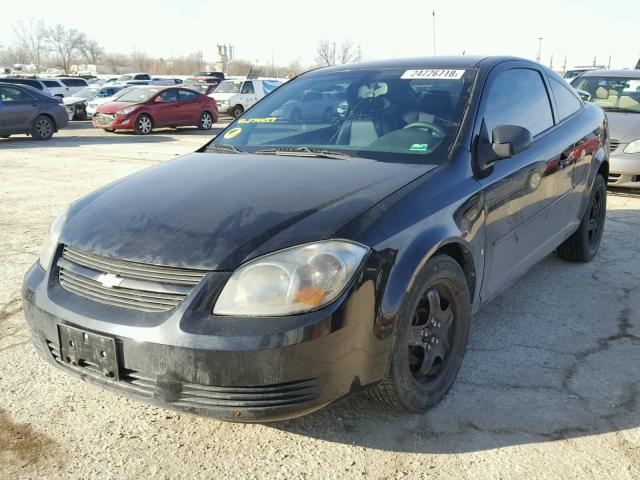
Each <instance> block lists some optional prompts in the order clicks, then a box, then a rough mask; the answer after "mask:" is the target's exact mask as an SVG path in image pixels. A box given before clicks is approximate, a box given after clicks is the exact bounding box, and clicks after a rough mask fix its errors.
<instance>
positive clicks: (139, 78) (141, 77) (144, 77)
mask: <svg viewBox="0 0 640 480" xmlns="http://www.w3.org/2000/svg"><path fill="white" fill-rule="evenodd" d="M135 79H136V80H151V77H150V76H149V75H147V74H146V73H145V74H143V75H136V78H135Z"/></svg>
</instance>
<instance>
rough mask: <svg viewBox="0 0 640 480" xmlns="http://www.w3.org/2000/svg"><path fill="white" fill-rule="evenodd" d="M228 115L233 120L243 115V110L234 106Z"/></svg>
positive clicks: (240, 106) (238, 106) (239, 106)
mask: <svg viewBox="0 0 640 480" xmlns="http://www.w3.org/2000/svg"><path fill="white" fill-rule="evenodd" d="M230 113H231V116H232V117H233V118H238V117H239V116H240V115H242V114H243V113H244V108H242V105H236V106H235V107H233V108H232V109H231V112H230Z"/></svg>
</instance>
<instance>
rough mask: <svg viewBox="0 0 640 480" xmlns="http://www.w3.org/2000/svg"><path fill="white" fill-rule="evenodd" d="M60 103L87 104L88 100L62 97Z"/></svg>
mask: <svg viewBox="0 0 640 480" xmlns="http://www.w3.org/2000/svg"><path fill="white" fill-rule="evenodd" d="M62 101H63V102H64V104H65V105H75V104H76V103H83V102H88V101H89V99H88V98H82V97H64V98H63V99H62Z"/></svg>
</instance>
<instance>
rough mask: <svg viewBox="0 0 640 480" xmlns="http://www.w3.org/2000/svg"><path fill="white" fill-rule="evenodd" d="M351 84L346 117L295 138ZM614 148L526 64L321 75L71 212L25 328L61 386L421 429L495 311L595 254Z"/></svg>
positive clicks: (589, 108) (596, 119)
mask: <svg viewBox="0 0 640 480" xmlns="http://www.w3.org/2000/svg"><path fill="white" fill-rule="evenodd" d="M336 86H341V87H344V91H345V95H344V98H343V99H341V100H340V101H339V102H337V103H336V105H335V106H334V107H335V108H336V112H335V115H333V114H332V115H328V116H326V117H325V118H319V117H317V116H311V115H309V116H306V115H302V116H301V118H300V119H297V121H295V122H292V121H291V120H290V118H289V117H287V116H278V112H282V111H283V108H282V106H283V105H284V104H285V103H286V102H288V101H290V100H291V99H294V98H298V97H299V96H300V94H301V93H302V92H305V91H317V92H329V91H333V90H335V88H336ZM303 107H304V106H303V105H302V104H301V108H303ZM310 108H311V107H310ZM305 118H314V119H315V120H313V121H311V120H309V121H307V120H303V119H305ZM608 141H609V140H608V133H607V123H606V120H605V116H604V114H603V112H602V110H601V109H600V108H599V107H597V106H596V105H593V104H590V103H588V104H585V103H584V102H582V101H581V100H580V99H579V98H578V97H577V96H576V94H575V92H574V91H573V90H572V89H571V88H570V87H569V86H568V85H567V84H566V83H565V81H564V80H562V79H561V78H560V77H558V76H557V75H556V74H555V73H553V72H552V71H550V70H548V69H547V68H545V67H543V66H541V65H538V64H536V63H532V62H530V61H526V60H521V59H517V58H502V57H500V58H496V57H489V58H478V57H475V58H474V57H469V56H464V57H438V58H422V59H409V60H393V61H384V62H372V63H361V64H357V65H350V66H340V67H332V68H326V69H320V70H315V71H313V72H309V73H306V74H303V75H301V76H299V77H297V78H295V79H294V80H292V81H290V82H288V83H287V84H285V85H284V86H283V87H281V88H279V89H278V90H276V91H275V92H273V93H272V94H271V95H269V96H267V97H265V99H263V100H262V101H260V102H259V103H258V104H256V105H255V106H254V107H253V108H251V110H249V111H248V112H247V113H246V114H244V115H243V116H242V117H240V118H239V119H237V120H236V121H234V122H233V123H232V124H230V125H229V126H228V127H227V128H226V129H225V130H224V131H223V132H222V133H220V134H219V135H218V136H217V137H216V138H215V140H213V141H212V142H210V143H209V144H207V145H205V146H204V147H202V148H201V149H200V150H198V152H196V153H193V154H190V155H187V156H184V157H182V158H180V159H177V160H175V161H171V162H166V163H163V164H160V165H158V166H156V167H154V168H151V169H148V170H145V171H144V172H141V173H138V174H136V175H133V176H130V177H127V178H124V179H122V180H119V181H117V182H115V183H112V184H110V185H107V186H105V187H103V188H101V189H100V190H98V191H96V192H94V193H92V194H89V195H87V196H85V197H83V198H81V199H80V200H78V201H76V202H75V203H73V204H72V205H71V206H70V207H69V208H68V210H66V211H65V212H63V213H61V214H60V216H58V217H57V218H56V219H55V221H54V222H53V224H52V226H51V229H50V231H49V234H48V236H47V238H46V240H45V243H44V247H43V250H42V254H41V256H40V259H39V261H38V262H37V263H36V264H35V265H34V266H33V267H32V268H31V270H30V271H29V272H28V273H27V275H26V277H25V279H24V284H23V299H24V310H25V316H26V318H27V321H28V323H29V325H30V327H31V330H32V332H33V338H34V342H35V345H36V347H37V349H38V350H39V351H40V353H41V354H42V356H43V357H44V358H45V359H47V360H48V361H49V362H51V363H52V364H54V365H57V366H59V367H60V368H62V369H63V370H65V371H66V372H68V373H72V374H76V375H79V376H80V377H81V378H83V379H85V380H87V381H90V382H94V383H97V384H99V385H102V386H104V387H107V388H111V389H114V390H117V391H120V392H123V393H126V394H130V395H133V396H135V397H137V398H140V399H143V400H147V401H149V402H152V403H157V404H161V405H165V406H168V407H172V408H176V409H181V410H186V411H189V412H193V413H197V414H203V415H210V416H214V417H217V418H222V419H226V420H233V421H271V420H278V419H286V418H291V417H295V416H298V415H302V414H305V413H309V412H311V411H314V410H316V409H319V408H321V407H323V406H325V405H328V404H330V403H331V402H333V401H335V400H337V399H339V398H342V397H344V396H346V395H349V394H352V393H354V392H358V391H360V390H363V389H368V390H370V391H372V393H373V395H375V396H377V397H378V398H379V399H380V400H381V401H383V402H384V403H385V404H388V405H392V406H394V407H397V408H400V409H404V410H406V411H410V412H422V411H425V410H426V409H428V408H429V407H431V406H433V405H435V404H436V403H437V402H439V401H440V399H442V397H443V396H444V395H445V393H446V392H447V391H448V389H449V388H450V387H451V385H452V383H453V381H454V379H455V377H456V374H457V372H458V369H459V368H460V365H461V363H462V359H463V356H464V352H465V348H466V345H467V339H468V336H469V327H470V322H471V316H472V314H473V313H474V312H475V311H477V310H478V309H479V308H480V307H481V305H482V304H484V303H486V302H488V301H489V300H490V299H491V298H493V297H495V296H496V295H497V294H498V293H500V292H501V291H503V290H504V289H505V288H507V287H508V286H509V285H511V284H512V283H513V282H514V281H515V280H516V279H517V278H518V277H519V276H521V275H523V274H524V273H525V272H526V271H527V270H528V269H529V268H530V267H531V266H533V265H534V264H536V263H537V262H539V261H540V260H541V259H542V258H544V257H545V256H546V255H548V254H549V253H551V252H552V251H554V250H557V252H558V254H559V255H560V256H561V257H562V258H565V259H567V260H571V261H579V262H586V261H589V260H591V259H592V258H593V257H594V255H596V253H597V251H598V247H599V245H600V241H601V238H602V231H603V227H604V220H605V207H606V204H605V202H606V196H605V195H606V188H605V186H606V180H605V179H606V178H607V172H608V168H609V167H608ZM540 316H541V321H542V320H543V319H544V312H540Z"/></svg>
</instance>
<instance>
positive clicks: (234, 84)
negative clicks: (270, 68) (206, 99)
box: [209, 79, 283, 118]
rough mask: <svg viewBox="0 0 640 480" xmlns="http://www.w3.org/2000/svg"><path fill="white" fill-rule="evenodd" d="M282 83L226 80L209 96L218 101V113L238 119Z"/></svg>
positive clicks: (279, 81)
mask: <svg viewBox="0 0 640 480" xmlns="http://www.w3.org/2000/svg"><path fill="white" fill-rule="evenodd" d="M282 83H283V82H282V80H278V79H258V80H224V81H223V82H220V85H218V86H217V87H216V89H215V90H214V91H213V92H212V93H210V94H209V96H210V97H211V98H214V99H215V100H216V103H217V104H218V113H220V114H224V113H226V114H229V115H231V116H232V117H233V118H238V117H239V116H240V115H242V114H243V113H244V112H245V111H246V110H247V109H248V108H250V107H251V106H252V105H253V104H254V103H256V102H257V101H258V100H260V99H261V98H262V97H264V96H265V95H267V94H269V93H271V92H272V91H273V90H275V89H276V88H278V87H279V86H280V85H282Z"/></svg>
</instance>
